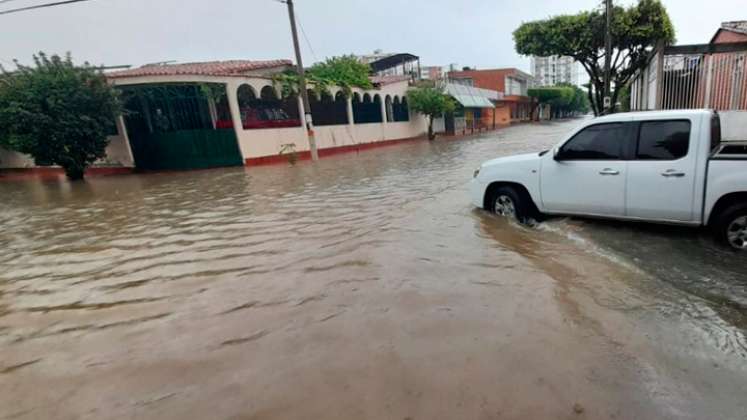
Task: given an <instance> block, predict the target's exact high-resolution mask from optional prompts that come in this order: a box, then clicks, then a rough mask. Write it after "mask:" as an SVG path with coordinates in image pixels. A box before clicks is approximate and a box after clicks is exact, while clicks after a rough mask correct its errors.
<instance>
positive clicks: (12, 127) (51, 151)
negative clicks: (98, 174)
mask: <svg viewBox="0 0 747 420" xmlns="http://www.w3.org/2000/svg"><path fill="white" fill-rule="evenodd" d="M16 66H17V67H18V69H17V70H16V71H13V72H8V71H6V70H5V69H2V68H0V70H2V73H0V144H1V145H2V146H4V147H6V148H8V149H12V150H16V151H18V152H21V153H26V154H29V155H31V156H32V157H33V158H34V160H35V162H36V164H37V165H59V166H61V167H62V168H63V169H64V170H65V174H66V175H67V177H68V178H69V179H72V180H75V179H82V178H83V174H84V173H85V170H86V168H87V167H88V166H90V165H91V164H92V163H93V162H95V161H96V160H97V159H99V158H102V157H104V155H105V149H106V146H107V133H108V132H109V131H110V130H111V126H112V122H113V119H114V118H115V116H116V115H119V113H120V112H121V108H120V103H119V100H118V97H117V92H116V91H115V90H114V88H112V87H111V86H109V84H108V83H107V81H106V77H105V76H104V74H103V73H102V72H101V71H100V70H98V69H96V68H94V67H92V66H91V65H89V64H88V63H85V64H84V65H83V66H75V65H74V64H73V62H72V59H71V58H70V55H69V54H68V55H66V56H65V57H64V58H62V57H60V56H58V55H52V56H49V57H48V56H47V55H45V54H44V53H39V54H38V55H35V56H34V66H33V67H27V66H23V65H20V64H18V62H16Z"/></svg>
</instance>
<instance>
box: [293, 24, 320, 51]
mask: <svg viewBox="0 0 747 420" xmlns="http://www.w3.org/2000/svg"><path fill="white" fill-rule="evenodd" d="M296 20H297V21H298V26H299V27H300V28H301V33H302V34H303V38H304V39H305V40H306V45H308V46H309V50H311V55H312V56H314V61H319V58H317V56H316V53H315V52H314V47H312V46H311V41H309V37H307V36H306V31H305V30H304V29H303V23H301V18H300V17H299V16H298V12H296Z"/></svg>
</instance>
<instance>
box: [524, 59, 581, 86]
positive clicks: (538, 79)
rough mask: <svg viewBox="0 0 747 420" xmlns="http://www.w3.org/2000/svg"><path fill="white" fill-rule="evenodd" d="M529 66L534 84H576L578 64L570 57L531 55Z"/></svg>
mask: <svg viewBox="0 0 747 420" xmlns="http://www.w3.org/2000/svg"><path fill="white" fill-rule="evenodd" d="M531 67H532V75H533V76H534V80H535V83H536V86H555V85H557V84H558V83H570V84H572V85H577V84H578V66H577V65H576V62H575V61H574V60H573V58H572V57H566V56H555V55H553V56H550V57H535V56H532V58H531Z"/></svg>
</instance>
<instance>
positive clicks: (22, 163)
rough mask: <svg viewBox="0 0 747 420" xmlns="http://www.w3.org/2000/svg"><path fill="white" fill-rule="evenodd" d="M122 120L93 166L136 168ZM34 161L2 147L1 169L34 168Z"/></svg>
mask: <svg viewBox="0 0 747 420" xmlns="http://www.w3.org/2000/svg"><path fill="white" fill-rule="evenodd" d="M123 124H124V122H123V121H122V118H121V117H120V118H117V133H118V134H117V135H116V136H109V145H108V146H107V147H106V156H105V157H104V158H103V159H99V160H98V161H96V163H94V165H93V166H100V167H125V168H131V167H133V166H135V162H134V160H133V159H132V153H131V152H130V142H129V140H128V139H127V134H126V133H125V131H124V129H123V127H124V125H123ZM34 167H36V164H35V163H34V159H33V158H32V157H31V156H29V155H25V154H23V153H18V152H14V151H10V150H5V149H3V148H1V147H0V169H8V168H34Z"/></svg>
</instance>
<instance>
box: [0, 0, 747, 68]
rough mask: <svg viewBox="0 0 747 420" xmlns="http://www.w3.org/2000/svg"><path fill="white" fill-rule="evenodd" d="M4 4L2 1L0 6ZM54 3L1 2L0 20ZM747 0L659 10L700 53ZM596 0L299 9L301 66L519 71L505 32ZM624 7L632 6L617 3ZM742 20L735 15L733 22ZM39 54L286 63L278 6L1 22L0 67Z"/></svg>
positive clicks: (234, 1) (37, 13)
mask: <svg viewBox="0 0 747 420" xmlns="http://www.w3.org/2000/svg"><path fill="white" fill-rule="evenodd" d="M0 1H1V0H0ZM49 1H53V0H5V1H4V2H0V10H4V9H10V8H15V7H21V6H26V5H33V4H41V3H46V2H49ZM746 1H747V0H711V1H707V2H704V1H703V0H664V3H665V5H666V7H667V9H668V10H669V14H670V16H671V18H672V20H673V22H674V26H675V29H676V31H677V40H678V43H679V44H693V43H706V42H708V41H709V39H710V37H711V36H712V35H713V33H714V32H715V31H716V29H717V28H718V26H719V24H720V22H722V21H726V20H739V19H747V8H745V4H746ZM599 3H600V1H599V0H563V1H558V0H296V9H297V12H298V18H299V20H300V23H301V25H302V27H303V29H304V30H305V33H306V35H307V37H308V43H307V41H306V40H305V39H304V37H303V35H301V46H302V50H303V57H304V61H305V64H311V63H313V62H314V61H318V60H321V59H323V58H325V57H328V56H333V55H340V54H346V53H356V54H364V53H370V52H372V51H373V50H374V49H377V48H378V49H382V50H384V51H387V52H409V53H413V54H415V55H419V56H420V57H421V62H422V64H423V65H435V64H438V65H446V64H449V63H458V65H459V66H476V67H478V68H491V67H518V68H520V69H523V70H529V60H528V59H527V58H525V57H521V56H519V55H518V54H516V52H515V51H514V47H513V41H512V38H511V32H512V31H513V30H514V29H515V28H516V27H517V26H518V25H519V24H521V23H522V22H525V21H530V20H535V19H542V18H546V17H549V16H553V15H557V14H565V13H576V12H578V11H581V10H588V9H591V8H593V7H595V6H597V5H598V4H599ZM616 3H617V4H621V3H622V4H631V3H632V1H631V0H625V1H623V0H616ZM740 11H741V13H742V15H735V13H740ZM36 51H45V52H49V53H64V52H67V51H70V52H71V53H72V54H73V58H74V59H75V60H76V61H84V60H87V61H90V62H91V63H94V64H106V65H118V64H132V65H140V64H144V63H149V62H157V61H167V60H176V61H181V62H187V61H208V60H224V59H274V58H289V59H290V58H292V57H293V50H292V44H291V38H290V31H289V25H288V16H287V11H286V6H285V5H284V4H281V3H279V2H277V0H93V1H90V2H83V3H78V4H71V5H65V6H60V7H54V8H49V9H41V10H33V11H29V12H23V13H17V14H10V15H0V63H2V64H3V65H5V66H6V67H7V66H9V64H10V63H11V62H12V59H14V58H18V59H19V60H20V61H21V62H28V61H29V59H30V57H31V55H32V54H33V53H34V52H36Z"/></svg>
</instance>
